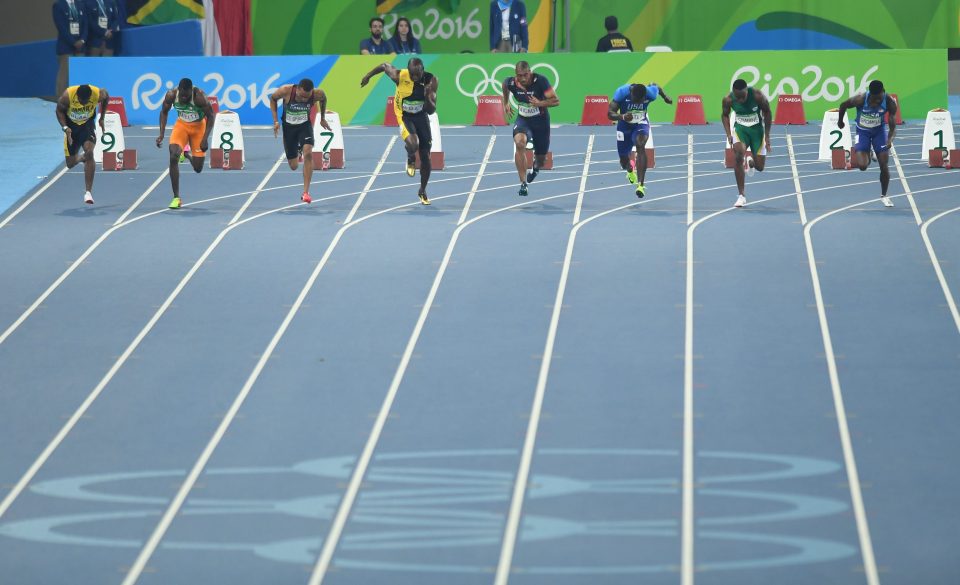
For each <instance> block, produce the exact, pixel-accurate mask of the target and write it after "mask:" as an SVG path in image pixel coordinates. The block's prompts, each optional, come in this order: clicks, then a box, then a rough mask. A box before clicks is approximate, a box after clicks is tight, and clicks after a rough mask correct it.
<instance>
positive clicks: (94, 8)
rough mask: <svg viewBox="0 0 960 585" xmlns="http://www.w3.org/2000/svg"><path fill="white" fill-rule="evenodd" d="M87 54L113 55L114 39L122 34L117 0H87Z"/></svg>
mask: <svg viewBox="0 0 960 585" xmlns="http://www.w3.org/2000/svg"><path fill="white" fill-rule="evenodd" d="M84 7H85V8H86V14H87V54H88V55H90V56H91V57H112V56H113V52H114V51H113V49H114V41H115V40H116V37H117V36H118V35H119V34H120V11H119V9H118V8H117V0H86V5H85V6H84Z"/></svg>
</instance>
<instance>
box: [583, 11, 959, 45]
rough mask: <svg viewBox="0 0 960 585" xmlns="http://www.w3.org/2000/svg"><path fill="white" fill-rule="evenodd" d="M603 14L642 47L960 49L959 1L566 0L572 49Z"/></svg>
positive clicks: (586, 41) (598, 28) (592, 41)
mask: <svg viewBox="0 0 960 585" xmlns="http://www.w3.org/2000/svg"><path fill="white" fill-rule="evenodd" d="M606 15H615V16H617V18H618V20H619V22H620V32H621V33H623V34H624V35H626V37H627V38H629V39H630V40H631V42H632V43H633V46H634V49H635V50H640V51H642V50H643V48H644V47H647V46H650V45H665V46H668V47H671V48H672V49H673V50H674V51H719V50H754V51H756V50H765V49H779V50H790V49H946V48H949V47H960V2H958V1H957V0H910V1H906V0H873V1H872V2H868V3H864V2H843V3H836V2H810V1H808V0H764V1H763V2H718V1H717V0H647V1H646V2H638V1H637V0H571V3H570V14H568V15H566V16H568V17H569V19H570V23H571V29H572V32H571V35H570V36H571V43H570V45H571V46H570V48H571V50H573V51H593V50H595V49H596V46H597V39H598V38H599V37H600V36H602V35H603V34H604V29H603V18H604V16H606Z"/></svg>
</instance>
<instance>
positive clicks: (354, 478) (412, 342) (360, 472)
mask: <svg viewBox="0 0 960 585" xmlns="http://www.w3.org/2000/svg"><path fill="white" fill-rule="evenodd" d="M617 187H620V185H617ZM501 188H502V187H497V189H501ZM577 193H578V192H572V193H564V194H561V195H553V196H551V197H543V198H540V199H534V200H532V201H524V202H522V203H516V204H514V205H509V206H507V207H501V208H497V209H494V210H491V211H488V212H486V213H484V214H481V215H478V216H477V217H475V218H473V219H471V220H469V221H467V222H464V223H462V224H460V225H458V226H457V228H456V229H455V230H454V232H453V236H452V237H451V238H450V243H449V244H448V245H447V250H446V252H445V253H444V255H443V260H442V261H441V262H440V267H439V268H438V269H437V274H436V276H435V277H434V279H433V285H432V286H431V287H430V292H429V293H428V294H427V299H426V301H425V302H424V304H423V307H422V308H421V310H420V315H419V317H418V318H417V323H416V325H415V326H414V328H413V332H412V333H411V334H410V338H409V339H408V340H407V345H406V348H405V349H404V352H403V356H402V357H401V359H400V363H399V364H398V366H397V370H396V372H395V373H394V376H393V380H392V382H391V383H390V388H389V389H388V390H387V394H386V396H385V397H384V400H383V404H382V406H381V407H380V411H379V413H378V414H377V419H376V421H375V422H374V425H373V428H372V429H371V431H370V435H369V437H368V438H367V442H366V444H365V446H364V449H363V452H362V453H361V454H360V457H359V458H358V459H357V462H356V464H355V465H354V469H353V473H352V474H351V476H350V482H349V484H348V486H347V489H346V491H345V492H344V494H343V498H342V499H341V500H340V506H339V507H338V508H337V513H336V514H335V515H334V518H333V521H332V523H331V526H330V531H329V532H328V533H327V537H326V538H325V539H324V541H323V547H322V548H321V550H320V555H319V556H318V558H317V562H316V564H315V565H314V568H313V572H312V573H311V575H310V580H309V582H308V583H309V585H320V584H321V583H323V579H324V577H325V576H326V574H327V571H328V570H329V568H330V564H331V562H332V561H333V555H334V553H335V552H336V549H337V546H338V545H339V543H340V537H341V535H342V534H343V529H344V526H345V525H346V522H347V518H348V517H349V516H350V512H351V511H352V509H353V503H354V501H355V500H356V498H357V494H358V493H359V491H360V485H361V483H362V481H363V478H364V476H365V475H366V473H367V469H368V467H369V465H370V460H371V459H372V458H373V452H374V450H375V449H376V446H377V443H378V442H379V441H380V435H381V434H382V432H383V427H384V425H385V424H386V420H387V417H388V416H389V413H390V409H391V408H392V406H393V402H394V400H395V398H396V395H397V391H398V390H399V388H400V383H401V382H402V381H403V377H404V375H405V373H406V370H407V366H408V365H409V363H410V359H411V358H412V356H413V351H414V348H415V347H416V345H417V342H418V341H419V339H420V333H421V331H422V330H423V326H424V323H426V320H427V316H428V315H429V313H430V309H431V308H432V307H433V302H434V299H435V298H436V296H437V291H438V290H439V289H440V282H441V281H442V280H443V276H444V274H445V273H446V271H447V266H449V264H450V258H451V257H452V256H453V251H454V249H455V248H456V246H457V241H458V240H459V238H460V234H461V233H463V230H465V229H466V228H467V227H469V226H471V225H473V224H474V223H476V222H478V221H481V220H483V219H485V218H487V217H490V216H491V215H494V214H497V213H500V212H503V211H508V210H511V209H516V208H518V207H524V206H527V205H530V204H532V203H540V202H543V201H550V200H553V199H559V198H561V197H570V196H573V195H576V194H577Z"/></svg>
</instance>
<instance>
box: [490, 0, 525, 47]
mask: <svg viewBox="0 0 960 585" xmlns="http://www.w3.org/2000/svg"><path fill="white" fill-rule="evenodd" d="M529 44H530V39H529V37H528V35H527V6H526V5H525V4H524V3H523V2H522V0H491V2H490V52H492V53H497V52H499V53H526V52H527V47H528V46H529Z"/></svg>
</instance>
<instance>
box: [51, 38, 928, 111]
mask: <svg viewBox="0 0 960 585" xmlns="http://www.w3.org/2000/svg"><path fill="white" fill-rule="evenodd" d="M526 57H527V59H529V62H530V65H531V67H532V69H533V71H534V72H535V73H537V74H539V75H543V76H545V77H546V78H547V80H548V81H550V83H551V84H552V85H553V86H554V87H555V88H556V91H557V94H558V95H559V97H560V105H559V106H558V107H556V108H552V109H551V113H550V115H551V119H552V120H553V121H554V122H557V123H577V122H579V120H580V115H581V113H582V108H583V103H584V98H585V97H586V96H588V95H607V96H611V95H613V92H614V90H616V88H617V87H618V86H620V85H622V84H625V83H630V82H633V83H650V82H656V83H658V84H660V85H661V86H662V87H663V88H664V90H665V91H666V92H667V93H668V95H670V96H671V97H676V96H678V95H681V94H696V95H700V96H701V97H702V99H703V102H704V109H705V112H706V116H707V120H710V121H718V120H719V119H720V110H721V107H720V102H721V100H722V99H723V97H724V96H725V95H727V94H728V93H729V92H730V86H731V85H732V83H733V81H734V80H735V79H738V78H742V79H744V80H745V81H746V82H747V83H748V84H749V85H751V86H754V87H757V88H759V89H760V90H761V91H763V92H764V94H766V95H767V96H768V97H769V98H770V100H771V102H772V103H775V102H776V98H777V96H778V95H780V94H797V95H800V96H801V99H802V100H803V102H804V110H805V112H806V116H807V119H808V120H819V119H822V117H823V113H824V112H825V111H827V110H828V109H830V108H834V107H837V105H838V104H839V103H840V102H841V101H843V100H844V99H846V98H848V97H850V96H852V95H854V94H856V93H858V92H861V91H864V90H865V89H866V87H867V85H868V84H869V82H870V81H871V80H873V79H879V80H881V81H883V82H884V85H885V86H886V87H887V89H888V91H890V92H892V93H896V94H898V97H899V99H900V103H901V106H902V110H903V117H904V118H913V119H918V118H923V117H925V116H926V113H927V111H929V110H931V109H933V108H938V107H943V108H945V107H947V65H946V62H947V60H946V51H945V50H932V49H931V50H917V51H895V50H875V51H777V52H762V51H755V52H749V51H747V52H740V51H737V52H729V51H719V52H672V53H612V54H596V53H591V54H540V55H527V56H526ZM422 58H423V61H424V64H425V66H426V69H427V70H428V71H430V72H432V73H433V74H434V75H436V76H437V78H438V81H439V92H438V102H437V105H438V107H437V110H438V114H439V116H440V121H441V122H442V123H444V124H471V123H472V122H473V119H474V116H475V114H476V111H477V102H478V101H479V98H480V96H482V95H500V94H501V84H502V82H503V80H504V79H506V78H507V77H509V76H511V75H513V69H514V64H515V63H516V58H517V55H491V54H483V55H469V54H466V55H424V56H422ZM382 61H383V57H378V56H359V55H350V56H339V57H338V56H298V57H292V56H291V57H216V58H205V57H169V58H166V57H154V58H142V59H141V58H120V59H82V58H81V59H71V62H70V82H71V83H93V84H95V85H99V86H102V87H105V88H106V89H107V90H108V91H109V92H110V95H114V96H122V97H123V98H124V99H125V102H126V105H127V114H128V118H129V119H130V121H131V123H133V124H155V123H156V122H157V119H158V113H159V109H160V104H161V102H162V101H163V95H164V92H165V91H166V90H167V89H169V88H173V87H175V86H176V84H177V82H178V81H179V80H180V78H182V77H189V78H191V79H192V80H193V81H194V84H195V85H197V86H198V87H200V88H202V89H204V90H205V91H206V92H207V93H208V94H209V95H215V96H217V98H218V99H219V101H220V105H221V108H226V109H231V110H234V111H236V112H238V113H239V115H240V119H241V120H242V121H243V123H244V124H269V123H270V122H271V121H272V118H271V115H270V94H272V93H273V91H275V90H276V88H278V87H279V86H280V85H282V84H284V83H296V82H298V81H299V80H300V79H302V78H304V77H307V78H310V79H313V80H314V82H315V83H317V84H318V85H319V86H320V87H322V88H323V90H324V91H325V92H326V93H327V97H328V104H329V108H330V109H331V110H333V111H336V112H338V113H339V114H340V119H341V120H342V121H343V123H345V124H354V125H357V124H381V123H382V122H383V116H384V111H385V106H386V102H387V98H388V97H389V96H391V95H393V93H394V90H395V87H396V86H395V85H394V84H393V82H392V81H391V80H390V79H389V78H387V77H386V76H385V75H380V76H378V77H376V78H374V80H373V81H372V82H371V83H370V84H368V85H367V86H366V87H364V88H361V87H360V78H361V77H362V76H363V74H364V73H365V72H367V71H370V70H371V69H373V68H374V67H375V66H376V65H378V64H379V63H381V62H382ZM406 61H407V58H406V57H395V58H394V59H393V62H394V65H395V66H397V67H403V66H404V65H405V64H406ZM585 71H589V72H590V74H589V75H584V72H585ZM674 107H675V106H668V105H666V104H663V103H661V102H659V101H658V102H656V103H655V104H654V105H653V106H652V107H651V111H650V112H651V113H650V115H651V119H652V120H653V121H654V122H671V121H672V120H673V114H674Z"/></svg>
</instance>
